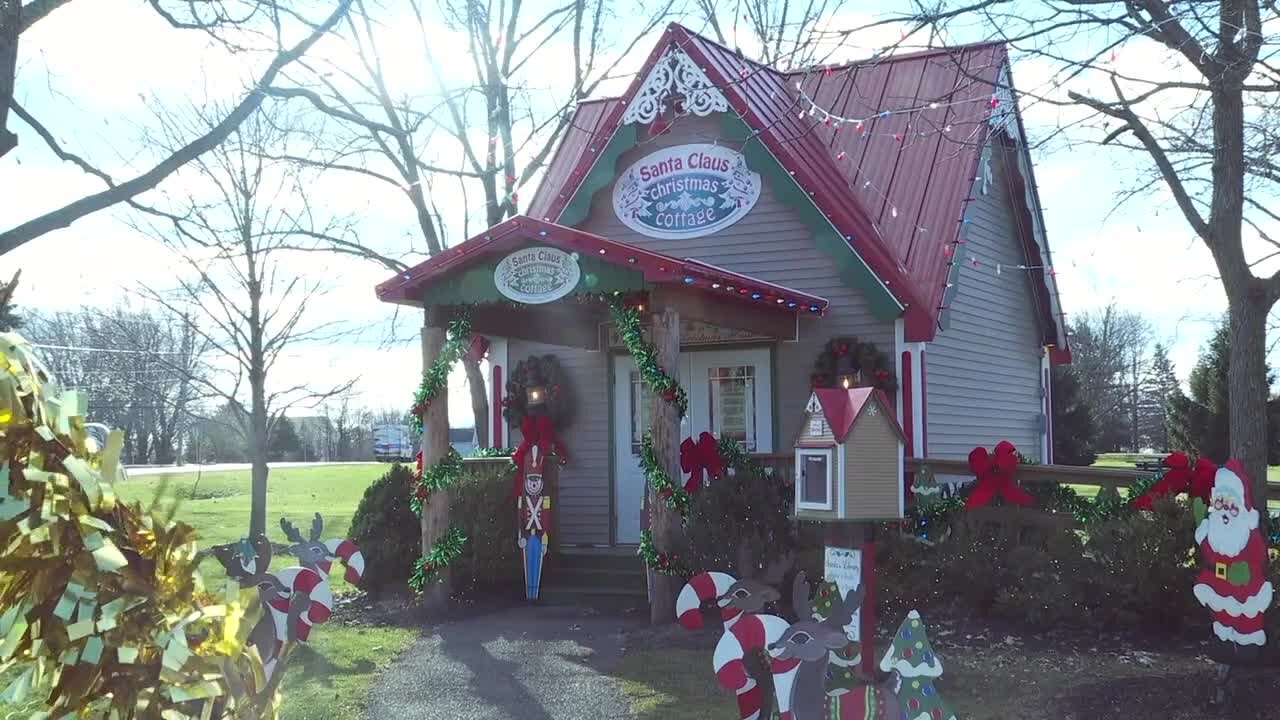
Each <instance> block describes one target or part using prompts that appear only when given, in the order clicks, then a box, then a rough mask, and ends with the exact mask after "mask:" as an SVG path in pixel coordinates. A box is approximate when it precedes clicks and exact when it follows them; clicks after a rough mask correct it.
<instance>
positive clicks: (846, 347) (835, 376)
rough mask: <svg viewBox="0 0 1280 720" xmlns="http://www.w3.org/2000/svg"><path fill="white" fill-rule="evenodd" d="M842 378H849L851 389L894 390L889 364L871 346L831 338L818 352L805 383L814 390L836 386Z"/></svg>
mask: <svg viewBox="0 0 1280 720" xmlns="http://www.w3.org/2000/svg"><path fill="white" fill-rule="evenodd" d="M842 375H853V376H854V377H855V381H854V384H853V387H868V386H870V387H874V388H878V389H880V390H883V391H885V392H888V393H891V392H895V391H896V390H897V389H898V378H897V377H896V376H895V375H894V374H893V361H892V360H891V359H890V358H889V356H888V355H886V354H885V353H883V352H881V351H880V350H879V348H877V347H876V346H875V345H874V344H873V343H869V342H862V341H861V340H859V339H858V338H856V337H853V336H850V337H834V338H831V339H830V340H828V341H827V344H826V346H825V347H824V348H823V349H822V352H821V353H818V359H817V360H815V361H814V363H813V374H812V375H811V376H810V378H809V383H810V385H811V386H813V387H815V388H833V387H840V377H841V376H842Z"/></svg>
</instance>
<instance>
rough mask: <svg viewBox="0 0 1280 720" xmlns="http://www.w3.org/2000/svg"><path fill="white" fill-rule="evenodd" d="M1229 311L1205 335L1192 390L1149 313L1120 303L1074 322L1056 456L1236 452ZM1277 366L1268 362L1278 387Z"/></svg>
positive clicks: (1079, 459) (1074, 459)
mask: <svg viewBox="0 0 1280 720" xmlns="http://www.w3.org/2000/svg"><path fill="white" fill-rule="evenodd" d="M1229 330H1230V328H1229V327H1228V324H1227V321H1226V319H1225V318H1224V319H1223V321H1222V323H1221V324H1220V325H1219V326H1218V328H1217V329H1216V330H1215V332H1214V334H1213V336H1212V337H1210V338H1209V340H1208V341H1207V342H1206V343H1205V346H1204V347H1203V348H1202V350H1201V353H1200V356H1199V358H1198V359H1197V361H1196V364H1195V366H1194V367H1193V368H1192V369H1191V372H1190V374H1189V376H1188V381H1187V387H1186V389H1185V391H1184V388H1183V387H1182V385H1181V384H1180V383H1179V382H1178V378H1177V374H1176V371H1175V368H1174V365H1173V362H1172V361H1171V360H1170V359H1169V354H1168V347H1167V346H1166V345H1164V344H1163V343H1160V342H1152V331H1151V327H1150V324H1149V323H1147V321H1146V320H1145V319H1144V318H1142V316H1140V315H1138V314H1136V313H1131V312H1125V311H1122V310H1119V309H1117V308H1116V307H1115V306H1114V305H1112V306H1109V307H1107V308H1105V309H1103V310H1099V311H1095V312H1091V313H1085V314H1083V315H1081V316H1080V317H1079V318H1078V319H1076V320H1075V321H1074V322H1073V323H1071V326H1070V328H1069V331H1070V333H1071V352H1072V364H1070V365H1061V366H1058V367H1056V368H1055V369H1054V387H1053V423H1054V426H1053V427H1054V438H1053V440H1054V461H1055V462H1057V463H1061V464H1068V465H1088V464H1091V463H1093V462H1094V460H1095V459H1096V457H1097V454H1098V453H1103V452H1130V453H1138V452H1145V451H1154V452H1158V453H1160V452H1173V451H1182V452H1186V453H1189V454H1192V455H1196V456H1204V457H1207V458H1210V459H1212V460H1213V461H1215V462H1218V463H1221V462H1225V461H1226V459H1227V457H1228V456H1229V455H1230V446H1231V445H1230V431H1229V427H1228V415H1227V408H1228V404H1227V403H1228V397H1229V392H1228V389H1227V371H1228V364H1229V363H1228V358H1229V356H1230V348H1229V345H1228V336H1229ZM1274 379H1275V376H1274V372H1273V371H1272V370H1271V369H1270V368H1267V369H1266V378H1265V380H1266V383H1267V387H1270V386H1271V384H1272V382H1273V381H1274ZM1266 407H1267V413H1266V415H1267V417H1263V418H1259V419H1258V421H1259V422H1261V423H1264V424H1265V425H1266V426H1267V428H1268V430H1267V462H1268V464H1273V465H1274V464H1278V463H1280V398H1278V397H1276V396H1275V395H1271V396H1270V397H1268V401H1267V405H1266Z"/></svg>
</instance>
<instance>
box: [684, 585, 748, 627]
mask: <svg viewBox="0 0 1280 720" xmlns="http://www.w3.org/2000/svg"><path fill="white" fill-rule="evenodd" d="M736 582H737V580H735V579H734V578H733V576H732V575H729V574H727V573H722V572H701V573H698V574H697V575H694V576H693V577H691V578H689V582H688V583H686V584H685V586H684V588H683V589H681V590H680V595H679V596H678V597H677V598H676V618H678V619H679V620H680V624H681V625H682V626H684V629H685V630H701V629H702V623H703V620H702V605H703V603H706V602H708V601H711V600H718V599H719V598H720V597H722V596H723V595H724V594H725V593H727V592H729V588H730V587H733V584H734V583H736ZM718 604H719V606H720V618H721V619H722V620H724V629H725V631H726V632H728V630H729V628H732V627H733V624H734V623H736V622H738V619H739V618H741V617H742V610H741V609H739V608H736V607H734V606H733V605H732V604H730V601H729V600H728V599H727V598H726V599H724V600H719V601H718Z"/></svg>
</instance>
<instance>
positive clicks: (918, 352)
mask: <svg viewBox="0 0 1280 720" xmlns="http://www.w3.org/2000/svg"><path fill="white" fill-rule="evenodd" d="M924 346H925V344H924V343H922V342H918V343H911V344H909V345H907V350H908V351H910V352H911V447H912V449H913V451H914V452H915V456H916V457H925V446H924V423H925V417H924Z"/></svg>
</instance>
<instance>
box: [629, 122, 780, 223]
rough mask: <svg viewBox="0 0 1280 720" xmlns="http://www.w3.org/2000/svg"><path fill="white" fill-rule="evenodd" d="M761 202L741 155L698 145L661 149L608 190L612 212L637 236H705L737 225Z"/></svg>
mask: <svg viewBox="0 0 1280 720" xmlns="http://www.w3.org/2000/svg"><path fill="white" fill-rule="evenodd" d="M759 199H760V174H759V173H756V172H752V171H751V170H750V169H749V168H748V167H747V159H746V158H745V157H743V156H742V153H739V152H735V151H734V150H730V149H729V148H726V147H721V146H719V145H711V144H707V143H699V144H694V145H677V146H675V147H669V148H663V149H662V150H659V151H657V152H655V153H652V154H649V155H646V156H645V157H643V158H641V159H640V160H637V161H636V162H634V163H632V164H631V166H630V167H628V168H627V169H626V170H625V171H624V172H623V173H622V175H621V176H619V178H618V181H617V183H615V184H614V186H613V211H614V213H616V214H617V216H618V219H619V220H621V221H622V222H623V224H625V225H626V226H627V227H629V228H631V229H632V230H635V231H636V232H638V233H640V234H641V235H648V236H649V237H655V238H663V239H678V238H693V237H699V236H701V235H708V234H710V233H713V232H716V231H717V230H721V229H723V228H726V227H729V226H730V225H732V224H734V223H736V222H737V221H739V220H741V219H742V218H743V217H744V216H745V215H746V214H747V213H748V212H750V211H751V208H752V207H754V206H755V204H756V201H757V200H759Z"/></svg>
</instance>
